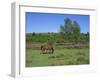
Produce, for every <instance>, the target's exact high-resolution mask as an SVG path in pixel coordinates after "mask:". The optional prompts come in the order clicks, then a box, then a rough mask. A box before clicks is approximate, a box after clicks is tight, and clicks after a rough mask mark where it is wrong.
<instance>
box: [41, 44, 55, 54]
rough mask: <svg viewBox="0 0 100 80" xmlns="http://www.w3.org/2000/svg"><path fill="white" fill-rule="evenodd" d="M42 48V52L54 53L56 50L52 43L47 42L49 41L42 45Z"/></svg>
mask: <svg viewBox="0 0 100 80" xmlns="http://www.w3.org/2000/svg"><path fill="white" fill-rule="evenodd" d="M41 50H42V54H43V53H51V54H53V52H54V48H53V46H52V45H50V44H47V43H46V44H43V45H41Z"/></svg>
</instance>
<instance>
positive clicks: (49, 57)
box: [26, 48, 89, 67]
mask: <svg viewBox="0 0 100 80" xmlns="http://www.w3.org/2000/svg"><path fill="white" fill-rule="evenodd" d="M40 53H41V50H37V49H26V67H36V66H38V67H39V66H58V65H59V66H60V65H81V64H89V48H83V49H76V48H73V49H66V48H60V49H55V51H54V54H40Z"/></svg>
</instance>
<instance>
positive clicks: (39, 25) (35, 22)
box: [25, 12, 90, 33]
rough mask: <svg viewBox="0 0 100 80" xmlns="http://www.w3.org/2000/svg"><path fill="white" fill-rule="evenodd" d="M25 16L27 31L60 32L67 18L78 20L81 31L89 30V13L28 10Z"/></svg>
mask: <svg viewBox="0 0 100 80" xmlns="http://www.w3.org/2000/svg"><path fill="white" fill-rule="evenodd" d="M25 18H26V19H25V21H26V33H32V32H36V33H42V32H43V33H45V32H59V31H60V25H64V20H65V19H66V18H69V19H70V20H71V21H72V22H73V21H77V23H78V24H79V25H80V31H81V33H86V32H89V21H90V19H89V18H90V17H89V15H79V14H77V15H76V14H55V13H34V12H26V14H25Z"/></svg>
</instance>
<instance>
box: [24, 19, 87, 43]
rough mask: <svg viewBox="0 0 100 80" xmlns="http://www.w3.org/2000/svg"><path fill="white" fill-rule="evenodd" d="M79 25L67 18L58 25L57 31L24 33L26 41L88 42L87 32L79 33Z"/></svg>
mask: <svg viewBox="0 0 100 80" xmlns="http://www.w3.org/2000/svg"><path fill="white" fill-rule="evenodd" d="M80 30H81V29H80V25H79V24H78V22H77V21H73V22H72V21H71V20H70V19H69V18H66V19H65V20H64V24H63V25H60V27H59V32H58V33H54V32H47V33H35V32H33V33H31V34H26V42H40V43H44V42H51V43H55V42H56V43H89V32H87V33H81V31H80Z"/></svg>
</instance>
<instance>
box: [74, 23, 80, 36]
mask: <svg viewBox="0 0 100 80" xmlns="http://www.w3.org/2000/svg"><path fill="white" fill-rule="evenodd" d="M73 33H74V34H80V26H79V24H78V23H77V22H76V21H74V22H73Z"/></svg>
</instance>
